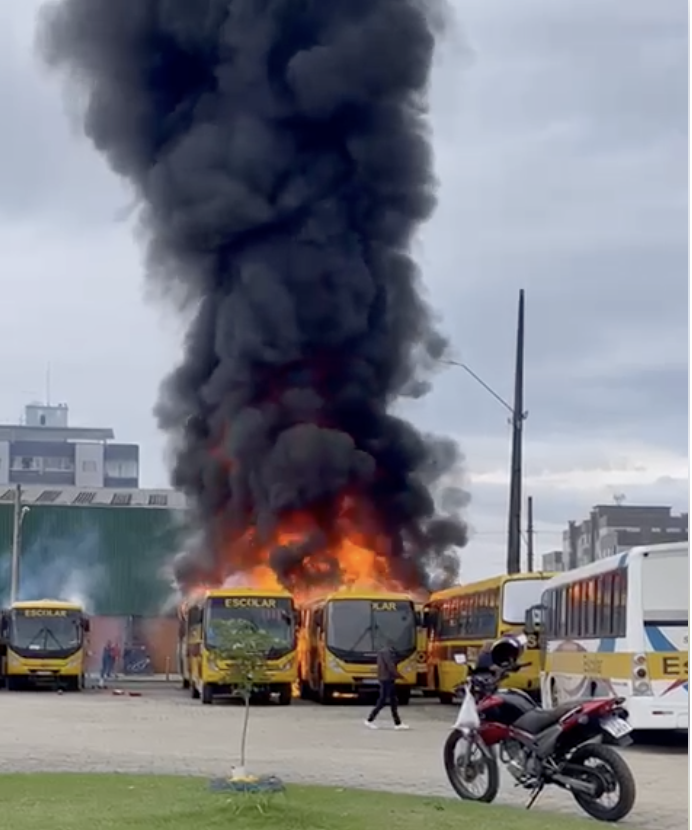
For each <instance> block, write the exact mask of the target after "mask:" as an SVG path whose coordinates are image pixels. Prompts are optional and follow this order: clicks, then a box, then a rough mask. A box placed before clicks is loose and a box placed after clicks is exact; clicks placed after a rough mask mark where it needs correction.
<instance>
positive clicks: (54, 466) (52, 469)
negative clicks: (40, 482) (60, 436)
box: [43, 458, 74, 473]
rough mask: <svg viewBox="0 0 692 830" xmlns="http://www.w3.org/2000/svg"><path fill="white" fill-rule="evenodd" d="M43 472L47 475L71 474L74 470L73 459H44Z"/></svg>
mask: <svg viewBox="0 0 692 830" xmlns="http://www.w3.org/2000/svg"><path fill="white" fill-rule="evenodd" d="M43 470H44V472H46V473H66V472H67V473H69V472H72V471H73V470H74V461H72V459H71V458H44V459H43Z"/></svg>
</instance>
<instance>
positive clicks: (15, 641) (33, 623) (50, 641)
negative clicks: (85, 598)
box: [9, 608, 82, 656]
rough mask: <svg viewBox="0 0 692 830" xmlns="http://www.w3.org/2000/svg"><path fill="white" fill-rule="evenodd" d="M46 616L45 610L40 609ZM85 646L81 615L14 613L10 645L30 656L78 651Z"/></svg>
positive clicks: (55, 612) (29, 611) (76, 613)
mask: <svg viewBox="0 0 692 830" xmlns="http://www.w3.org/2000/svg"><path fill="white" fill-rule="evenodd" d="M40 611H41V612H43V609H40ZM81 644H82V615H81V614H80V612H79V611H58V610H55V611H46V612H45V613H40V614H39V611H37V610H36V609H30V608H28V609H22V610H18V609H15V610H14V611H13V612H12V616H11V624H10V632H9V645H10V647H11V648H13V649H15V650H18V651H21V652H26V654H27V655H29V656H31V655H32V654H34V655H35V654H39V653H55V652H68V651H76V650H77V649H78V648H79V647H80V646H81Z"/></svg>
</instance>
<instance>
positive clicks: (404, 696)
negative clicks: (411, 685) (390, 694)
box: [396, 688, 411, 706]
mask: <svg viewBox="0 0 692 830" xmlns="http://www.w3.org/2000/svg"><path fill="white" fill-rule="evenodd" d="M396 696H397V701H398V703H399V706H408V705H409V703H410V702H411V690H410V689H408V688H404V689H397V691H396Z"/></svg>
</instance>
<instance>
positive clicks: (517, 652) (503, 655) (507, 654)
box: [490, 634, 526, 668]
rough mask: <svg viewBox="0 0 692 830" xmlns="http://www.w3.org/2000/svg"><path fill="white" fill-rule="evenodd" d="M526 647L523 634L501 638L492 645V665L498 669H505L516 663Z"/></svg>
mask: <svg viewBox="0 0 692 830" xmlns="http://www.w3.org/2000/svg"><path fill="white" fill-rule="evenodd" d="M525 646H526V637H525V636H524V635H523V634H517V635H516V636H515V635H512V636H508V637H502V639H500V640H498V641H497V642H495V643H493V647H492V649H491V652H490V653H491V655H492V658H493V663H494V664H495V665H496V666H499V667H500V668H505V667H507V666H511V665H512V664H513V663H516V662H517V660H519V658H520V657H521V655H522V654H523V652H524V647H525Z"/></svg>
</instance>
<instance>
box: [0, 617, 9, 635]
mask: <svg viewBox="0 0 692 830" xmlns="http://www.w3.org/2000/svg"><path fill="white" fill-rule="evenodd" d="M9 629H10V618H9V616H8V615H7V612H3V613H2V616H0V638H1V639H3V640H4V639H6V638H7V635H8V633H9Z"/></svg>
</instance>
